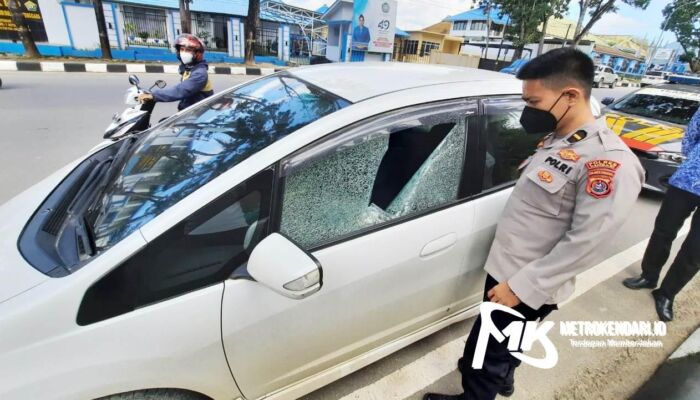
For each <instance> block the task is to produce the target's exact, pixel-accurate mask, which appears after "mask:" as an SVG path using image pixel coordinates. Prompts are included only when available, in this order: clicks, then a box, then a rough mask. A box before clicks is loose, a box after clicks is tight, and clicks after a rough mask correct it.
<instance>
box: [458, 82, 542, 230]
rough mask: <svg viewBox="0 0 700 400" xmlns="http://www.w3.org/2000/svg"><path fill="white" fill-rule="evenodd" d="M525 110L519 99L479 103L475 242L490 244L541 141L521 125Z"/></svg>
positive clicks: (497, 97) (517, 97)
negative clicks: (528, 161) (479, 179)
mask: <svg viewBox="0 0 700 400" xmlns="http://www.w3.org/2000/svg"><path fill="white" fill-rule="evenodd" d="M523 107H525V102H524V101H523V100H522V99H521V98H520V97H519V96H494V97H489V98H485V99H482V100H481V102H480V114H481V117H480V122H479V128H480V141H479V143H480V152H479V158H478V159H477V160H476V161H475V163H476V165H474V166H473V167H472V171H474V174H478V175H479V176H480V177H482V179H481V181H480V185H479V187H478V188H477V189H476V192H478V194H477V195H476V196H475V198H474V199H473V200H472V203H473V204H474V213H475V218H474V223H473V229H474V235H473V236H474V240H478V241H480V242H487V243H491V241H492V240H493V237H494V234H495V231H496V224H497V222H498V218H499V216H500V215H501V212H502V211H503V208H504V207H505V205H506V202H507V201H508V198H509V197H510V194H511V192H512V189H513V186H514V185H515V182H516V181H517V179H518V177H519V176H520V170H521V169H522V168H523V167H524V166H525V163H526V162H527V160H528V158H529V157H530V155H532V154H533V153H534V151H535V149H536V147H537V143H538V142H539V141H540V140H542V137H540V136H538V135H529V134H527V133H526V132H525V130H524V129H523V128H522V125H520V114H521V113H522V111H523Z"/></svg>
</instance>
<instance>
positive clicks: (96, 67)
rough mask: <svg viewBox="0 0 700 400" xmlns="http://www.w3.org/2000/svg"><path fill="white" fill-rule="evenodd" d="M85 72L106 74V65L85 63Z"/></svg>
mask: <svg viewBox="0 0 700 400" xmlns="http://www.w3.org/2000/svg"><path fill="white" fill-rule="evenodd" d="M85 72H107V64H100V63H85Z"/></svg>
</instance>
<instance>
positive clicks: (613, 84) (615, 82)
mask: <svg viewBox="0 0 700 400" xmlns="http://www.w3.org/2000/svg"><path fill="white" fill-rule="evenodd" d="M615 86H617V81H612V82H610V89H612V88H614V87H615Z"/></svg>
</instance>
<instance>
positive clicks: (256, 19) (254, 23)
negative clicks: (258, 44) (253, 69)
mask: <svg viewBox="0 0 700 400" xmlns="http://www.w3.org/2000/svg"><path fill="white" fill-rule="evenodd" d="M259 26H260V0H249V1H248V17H247V18H246V27H245V29H246V30H247V31H248V35H247V36H248V39H247V40H246V41H245V62H246V64H255V37H256V36H257V34H258V27H259Z"/></svg>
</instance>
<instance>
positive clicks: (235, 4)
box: [118, 0, 248, 17]
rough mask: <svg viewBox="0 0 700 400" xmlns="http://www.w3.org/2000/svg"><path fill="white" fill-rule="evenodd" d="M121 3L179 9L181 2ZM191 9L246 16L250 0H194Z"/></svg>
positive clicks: (145, 0) (125, 0) (123, 0)
mask: <svg viewBox="0 0 700 400" xmlns="http://www.w3.org/2000/svg"><path fill="white" fill-rule="evenodd" d="M118 1H119V2H120V3H125V4H133V5H141V6H151V7H162V8H172V9H179V8H180V4H179V2H178V0H118ZM190 10H192V11H199V12H206V13H216V14H228V15H238V16H241V17H245V16H246V15H248V0H194V1H193V2H192V3H190Z"/></svg>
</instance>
